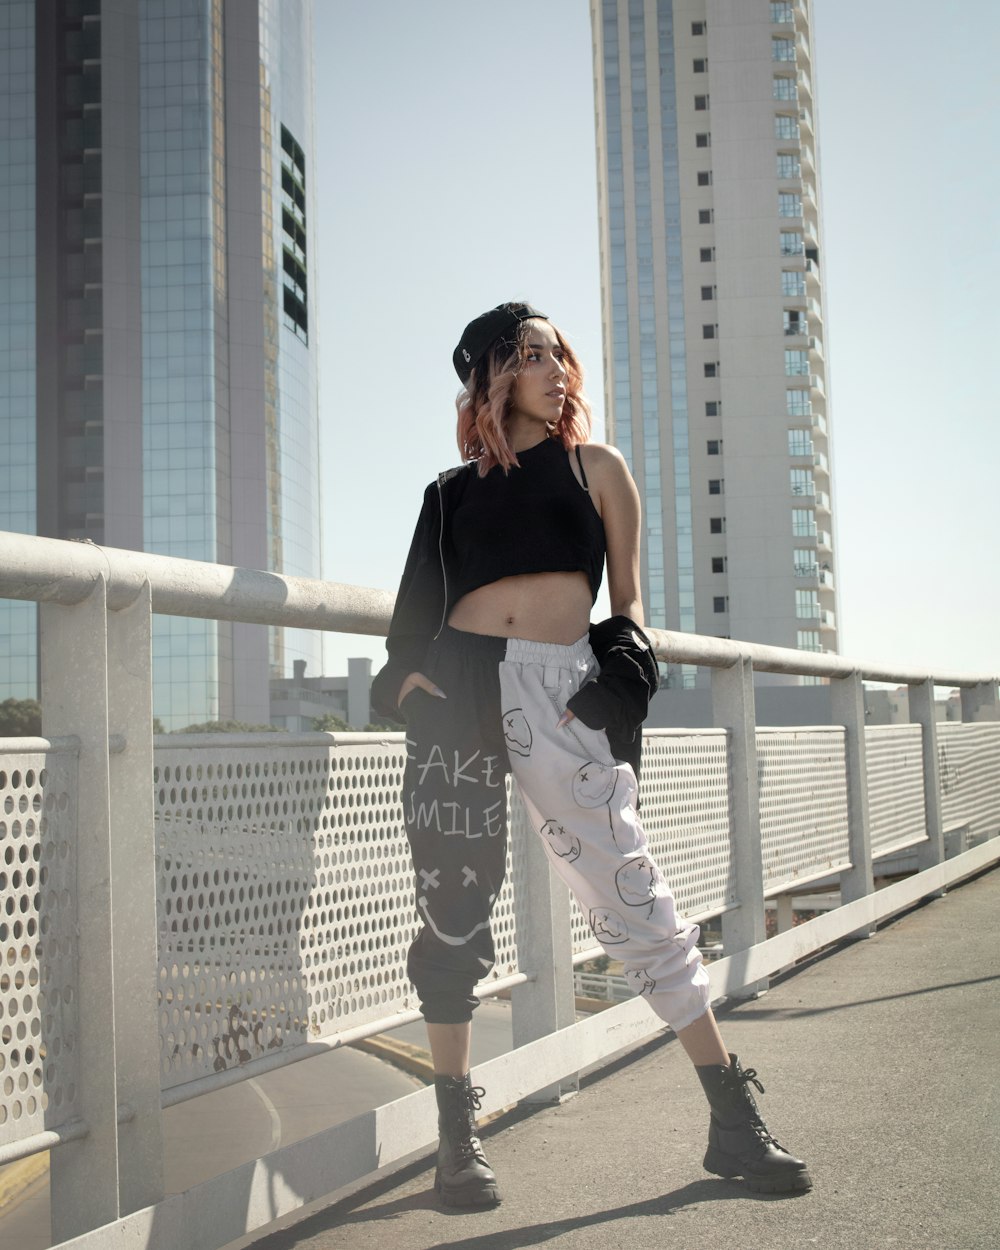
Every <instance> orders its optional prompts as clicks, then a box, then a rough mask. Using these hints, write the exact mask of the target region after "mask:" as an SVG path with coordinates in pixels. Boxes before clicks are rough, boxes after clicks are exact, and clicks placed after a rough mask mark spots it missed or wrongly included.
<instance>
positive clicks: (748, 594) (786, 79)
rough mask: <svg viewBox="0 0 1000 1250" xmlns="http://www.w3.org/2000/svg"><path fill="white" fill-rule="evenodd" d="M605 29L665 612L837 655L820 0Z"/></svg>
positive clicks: (609, 0)
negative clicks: (815, 16) (815, 14)
mask: <svg viewBox="0 0 1000 1250" xmlns="http://www.w3.org/2000/svg"><path fill="white" fill-rule="evenodd" d="M591 22H592V29H593V37H594V86H595V97H596V104H597V110H596V112H597V157H598V181H599V208H600V238H601V278H602V312H603V321H604V343H605V348H604V355H605V362H604V363H605V380H606V381H605V386H606V396H605V398H606V410H607V419H608V431H609V438H610V439H611V441H613V442H614V443H615V444H616V445H617V446H618V448H619V449H620V450H621V452H622V454H623V455H624V456H625V458H626V459H627V460H628V462H629V465H630V466H631V468H632V471H633V474H634V476H635V478H636V481H637V483H638V485H639V489H640V493H641V495H642V499H643V511H644V529H643V543H642V580H643V595H644V599H645V604H646V608H647V618H648V620H649V622H650V624H652V625H654V626H658V627H660V628H665V629H671V630H680V631H687V632H697V633H701V634H717V635H720V636H723V637H733V638H739V639H743V640H746V641H749V642H763V643H771V644H774V645H778V646H785V647H792V648H798V649H801V650H811V651H815V650H836V612H835V607H836V604H835V594H834V574H833V540H832V538H831V534H832V531H833V523H832V513H831V507H832V504H831V498H830V496H831V485H830V459H829V426H828V421H829V411H828V400H827V388H826V383H825V375H826V364H825V353H824V348H823V304H822V281H821V269H820V254H821V242H820V216H819V193H818V172H817V165H816V154H815V138H814V128H815V121H814V112H815V109H814V99H813V87H812V46H811V40H810V10H809V4H808V0H794V2H793V3H778V4H776V3H768V2H767V0H753V2H751V0H591ZM700 680H706V681H707V674H705V675H703V676H702V677H701V678H699V676H698V673H697V670H695V669H694V668H686V667H682V668H678V669H677V670H676V671H671V672H670V674H669V681H670V683H671V684H676V685H682V686H688V685H694V684H696V683H697V682H699V681H700ZM761 680H764V681H779V682H780V681H782V680H784V679H782V678H780V677H773V676H771V675H766V676H764V677H763V678H762V679H761ZM801 680H803V681H808V680H811V679H801Z"/></svg>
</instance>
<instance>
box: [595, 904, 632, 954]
mask: <svg viewBox="0 0 1000 1250" xmlns="http://www.w3.org/2000/svg"><path fill="white" fill-rule="evenodd" d="M588 919H589V921H590V928H591V931H592V932H593V934H594V937H595V938H597V940H598V942H600V944H601V945H602V946H617V945H618V944H619V943H620V942H627V941H628V925H627V924H626V923H625V919H624V917H623V916H621V915H619V914H618V912H616V911H615V910H614V909H613V908H611V907H592V908H591V909H590V915H589V917H588Z"/></svg>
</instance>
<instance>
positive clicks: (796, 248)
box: [781, 230, 806, 256]
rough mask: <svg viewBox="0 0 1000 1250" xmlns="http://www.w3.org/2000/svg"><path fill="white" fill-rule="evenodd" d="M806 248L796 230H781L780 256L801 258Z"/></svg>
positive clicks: (799, 233)
mask: <svg viewBox="0 0 1000 1250" xmlns="http://www.w3.org/2000/svg"><path fill="white" fill-rule="evenodd" d="M805 250H806V247H805V244H804V243H803V241H802V234H801V232H800V231H798V230H782V232H781V254H782V256H802V255H803V254H804V253H805Z"/></svg>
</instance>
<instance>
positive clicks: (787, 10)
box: [771, 3, 792, 23]
mask: <svg viewBox="0 0 1000 1250" xmlns="http://www.w3.org/2000/svg"><path fill="white" fill-rule="evenodd" d="M791 20H792V6H791V4H790V3H785V4H772V5H771V21H772V22H775V23H777V22H790V21H791Z"/></svg>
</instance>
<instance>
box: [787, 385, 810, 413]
mask: <svg viewBox="0 0 1000 1250" xmlns="http://www.w3.org/2000/svg"><path fill="white" fill-rule="evenodd" d="M785 410H786V411H787V413H788V415H789V416H790V417H808V416H810V415H811V413H812V403H811V402H810V399H809V392H808V391H798V390H789V391H785Z"/></svg>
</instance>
